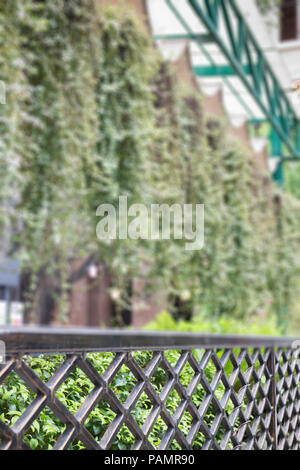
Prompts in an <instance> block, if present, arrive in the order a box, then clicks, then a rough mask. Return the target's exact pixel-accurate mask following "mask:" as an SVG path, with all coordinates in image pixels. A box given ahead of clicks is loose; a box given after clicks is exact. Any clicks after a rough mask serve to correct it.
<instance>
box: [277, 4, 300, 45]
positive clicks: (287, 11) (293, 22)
mask: <svg viewBox="0 0 300 470" xmlns="http://www.w3.org/2000/svg"><path fill="white" fill-rule="evenodd" d="M299 3H300V2H299V0H282V4H281V12H280V14H281V17H280V39H281V41H292V40H295V39H298V38H299V32H300V29H299V21H298V20H299V16H300V15H299V11H300V10H299Z"/></svg>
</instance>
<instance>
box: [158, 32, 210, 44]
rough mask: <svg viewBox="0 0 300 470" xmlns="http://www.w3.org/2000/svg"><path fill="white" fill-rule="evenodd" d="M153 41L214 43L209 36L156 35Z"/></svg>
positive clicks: (188, 34) (191, 34)
mask: <svg viewBox="0 0 300 470" xmlns="http://www.w3.org/2000/svg"><path fill="white" fill-rule="evenodd" d="M154 39H156V40H166V41H174V40H175V41H177V40H186V39H188V40H190V41H201V42H202V43H204V44H207V43H212V42H214V38H213V36H212V35H211V34H194V33H186V34H157V35H156V36H155V37H154Z"/></svg>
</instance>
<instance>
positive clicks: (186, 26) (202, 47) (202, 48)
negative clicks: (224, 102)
mask: <svg viewBox="0 0 300 470" xmlns="http://www.w3.org/2000/svg"><path fill="white" fill-rule="evenodd" d="M165 1H166V3H167V5H168V6H169V8H170V10H171V11H172V12H173V14H174V15H175V17H176V18H177V20H178V21H179V22H180V24H181V25H182V26H183V28H184V29H185V30H186V32H187V34H191V35H193V31H192V29H191V28H190V26H189V24H188V23H187V22H186V21H185V19H184V18H183V17H182V15H181V14H180V12H179V11H178V9H177V8H176V7H175V5H174V4H173V2H172V0H165ZM196 44H197V46H198V47H199V49H200V51H201V52H202V53H203V55H204V57H205V58H206V60H207V61H208V62H209V63H210V65H212V66H213V67H214V66H217V64H216V62H215V61H214V60H213V58H212V57H211V55H210V54H209V52H208V51H207V49H206V47H205V45H204V44H203V43H202V42H201V41H198V40H197V41H196ZM223 81H224V83H225V85H226V86H227V88H228V89H229V90H230V91H231V93H232V94H233V95H234V96H235V97H236V99H237V100H238V101H239V103H240V105H241V106H242V107H243V108H244V109H245V111H246V113H247V114H248V115H249V116H250V117H252V118H254V114H253V112H252V110H251V109H250V107H249V106H248V104H247V103H246V101H245V100H244V99H243V97H242V95H241V94H239V93H238V92H237V90H236V89H235V88H234V86H233V85H232V83H231V81H230V80H229V79H228V77H226V76H224V77H223Z"/></svg>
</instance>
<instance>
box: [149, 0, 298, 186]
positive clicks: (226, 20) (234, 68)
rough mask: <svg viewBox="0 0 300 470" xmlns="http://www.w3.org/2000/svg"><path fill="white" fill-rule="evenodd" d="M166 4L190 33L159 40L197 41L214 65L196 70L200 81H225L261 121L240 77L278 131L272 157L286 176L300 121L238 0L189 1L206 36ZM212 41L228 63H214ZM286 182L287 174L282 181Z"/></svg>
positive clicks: (294, 152)
mask: <svg viewBox="0 0 300 470" xmlns="http://www.w3.org/2000/svg"><path fill="white" fill-rule="evenodd" d="M165 1H166V3H167V4H168V6H169V7H170V9H171V10H172V12H173V13H174V14H175V16H176V17H177V19H178V20H179V21H180V23H181V25H182V26H183V27H184V29H185V31H186V33H185V34H174V35H160V36H156V39H185V40H187V39H188V40H191V41H195V42H196V44H198V46H199V47H200V49H201V51H202V52H203V54H204V55H205V57H206V58H207V59H208V61H209V65H207V66H197V67H194V72H195V74H196V75H197V76H200V77H211V76H214V77H216V76H219V77H222V79H223V80H224V83H225V84H226V85H227V86H228V87H229V88H230V89H231V91H232V92H233V93H234V95H235V97H236V98H237V99H238V100H239V101H240V103H241V105H242V106H243V107H244V108H245V109H246V111H247V113H248V116H249V118H250V122H255V121H256V122H257V121H258V119H256V117H255V115H253V112H252V111H251V109H250V107H249V105H248V104H247V103H246V102H245V100H244V99H243V97H242V95H241V94H239V93H238V92H237V91H236V90H235V89H234V86H233V85H232V83H231V82H230V80H229V78H230V77H231V76H237V77H239V79H240V80H241V82H242V83H243V85H244V87H245V88H246V90H247V91H248V92H249V94H250V95H251V96H252V98H253V100H254V101H255V102H256V104H257V105H258V107H259V108H260V110H261V111H262V113H263V115H264V116H265V119H266V120H267V121H268V122H269V123H270V125H271V127H272V132H271V135H270V140H271V147H270V148H271V153H272V156H276V157H279V158H280V166H281V172H282V163H283V162H284V161H290V160H298V159H300V124H299V120H298V118H297V116H296V113H295V112H294V109H293V107H292V105H291V103H290V101H289V98H288V97H287V95H286V93H285V91H284V90H283V88H282V86H281V85H280V83H279V80H278V79H277V77H276V75H275V73H274V71H273V69H272V67H271V65H270V63H269V62H268V60H267V58H266V57H265V55H264V53H263V50H262V49H261V47H260V46H259V44H258V42H257V41H256V39H255V37H254V36H253V34H252V32H251V30H250V28H249V26H248V24H247V22H246V21H245V19H244V17H243V15H242V13H241V12H240V10H239V8H238V7H237V5H236V3H235V0H187V3H188V4H189V5H190V7H191V9H192V10H193V12H194V13H195V15H196V16H197V18H198V19H199V20H200V21H201V23H202V24H203V25H204V26H205V29H206V33H205V34H197V33H195V32H194V31H193V30H192V28H191V27H190V26H189V24H188V22H187V21H186V19H185V18H184V17H183V15H182V14H181V13H180V11H179V10H178V8H176V6H175V5H174V1H172V0H165ZM221 20H222V25H224V27H225V28H223V29H224V32H225V34H226V38H224V34H223V37H222V35H221V32H220V29H221V28H220V23H221ZM207 43H214V44H217V45H218V47H219V49H220V51H221V52H222V54H223V56H224V57H225V58H226V61H227V64H226V65H220V64H217V63H216V62H215V61H214V60H213V59H212V57H211V55H210V54H209V52H208V51H207V48H206V47H205V44H207ZM274 152H275V153H274ZM281 178H282V176H281V177H280V178H279V181H280V179H281Z"/></svg>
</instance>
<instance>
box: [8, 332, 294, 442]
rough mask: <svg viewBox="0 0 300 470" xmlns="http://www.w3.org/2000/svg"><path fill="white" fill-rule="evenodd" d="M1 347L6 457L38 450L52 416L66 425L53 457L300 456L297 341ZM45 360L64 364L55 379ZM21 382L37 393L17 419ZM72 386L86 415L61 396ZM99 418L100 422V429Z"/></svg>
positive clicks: (182, 338)
mask: <svg viewBox="0 0 300 470" xmlns="http://www.w3.org/2000/svg"><path fill="white" fill-rule="evenodd" d="M0 340H1V341H3V343H4V344H5V347H6V357H5V361H4V362H3V363H2V364H0V449H28V448H30V441H29V440H28V432H29V431H28V430H29V429H32V428H34V429H39V428H40V425H38V426H37V425H34V423H36V422H38V420H39V417H40V416H41V413H44V414H45V413H46V411H47V410H48V412H49V416H50V415H51V416H52V418H53V420H54V421H55V420H56V419H57V420H58V421H59V422H60V423H61V427H60V428H57V427H56V430H57V432H56V435H55V436H54V437H53V442H52V446H51V447H52V448H53V449H68V448H74V445H75V446H76V445H77V444H76V443H78V442H80V445H81V448H87V449H99V450H105V449H113V448H121V449H122V448H129V447H128V446H129V445H130V448H131V449H133V450H140V449H145V450H152V449H161V450H166V449H182V450H192V449H196V450H198V449H237V450H249V449H250V450H251V449H269V450H271V449H280V450H281V449H294V450H295V449H299V448H300V388H299V382H300V381H299V378H300V366H299V359H298V357H297V347H299V345H300V342H299V341H297V340H296V339H292V338H269V337H240V336H221V335H198V334H178V333H165V332H164V333H161V332H160V333H158V332H155V333H153V332H134V331H117V330H111V331H108V330H105V331H102V330H96V329H74V328H72V329H69V328H67V329H52V328H50V329H48V328H22V329H11V328H8V329H5V328H4V329H1V330H0ZM58 356H59V359H58ZM39 360H43V361H46V362H45V363H44V364H47V361H48V362H51V361H53V362H54V363H55V365H53V368H52V369H51V371H52V373H51V374H50V377H49V373H48V376H47V379H46V378H45V376H44V375H43V374H44V371H43V366H41V365H39V367H37V364H39V362H38V361H39ZM44 367H46V366H44ZM76 371H77V373H79V374H80V375H76V374H75V372H76ZM78 371H79V372H78ZM74 374H75V375H74ZM82 377H84V378H85V379H86V380H87V381H88V382H89V384H90V388H87V389H85V385H84V386H83V385H82V384H83V383H84V382H83V380H84V379H83V378H82ZM70 378H72V383H71V382H70ZM10 380H13V382H12V384H11V383H10V382H9V381H10ZM18 381H20V382H21V383H22V384H24V387H27V388H28V390H30V391H31V394H30V393H28V394H27V395H26V399H25V398H24V395H22V400H21V399H20V402H21V403H22V407H21V408H22V409H21V410H20V408H18V415H17V417H16V419H14V420H11V419H10V416H11V413H12V414H13V413H14V409H15V408H14V407H13V408H11V406H10V403H9V397H10V396H11V394H12V393H14V394H18V392H17V391H16V389H17V387H15V384H16V383H18ZM66 384H68V387H69V388H68V393H69V395H68V400H70V396H72V387H73V388H74V386H76V388H77V389H78V388H79V392H78V393H79V395H78V396H80V397H81V391H82V393H83V390H84V393H85V396H84V399H83V400H81V398H80V400H79V398H78V400H79V401H78V407H77V409H70V407H69V406H68V404H69V402H70V401H68V400H67V399H65V398H62V395H60V394H59V390H61V387H66ZM13 387H14V388H13ZM80 387H81V388H80ZM20 393H21V392H20ZM73 395H74V394H73ZM15 400H16V401H18V396H17V397H15ZM75 402H76V397H75ZM72 403H73V402H72ZM100 405H101V406H100ZM1 407H2V409H1ZM12 410H13V411H12ZM95 410H97V412H98V415H97V416H98V418H97V419H98V423H99V422H100V424H99V425H97V426H95V425H93V426H91V425H90V424H88V423H91V422H92V419H94V418H93V416H94V414H93V413H95ZM101 410H104V411H103V419H102V414H101V413H102V411H101ZM99 413H100V417H99ZM44 414H43V416H44ZM104 416H105V420H106V425H105V426H106V427H105V429H103V426H102V424H103V421H104ZM44 419H45V418H44ZM93 423H94V421H93ZM101 426H102V428H101ZM122 429H123V431H124V429H126V432H127V434H126V439H125V441H126V442H125V441H124V440H123V441H122V439H123V438H122V433H121V431H122ZM129 435H130V438H128V436H129ZM31 438H32V432H31ZM34 442H35V447H37V448H40V445H39V446H38V445H37V443H38V440H37V439H35V440H34ZM120 442H121V444H122V445H123V447H122V445H121V446H120ZM124 442H125V444H124ZM74 443H75V444H74ZM118 445H119V447H118ZM116 446H117V447H116ZM126 446H127V447H126ZM31 447H32V446H31ZM48 447H49V446H48ZM48 447H47V448H48ZM75 448H76V447H75Z"/></svg>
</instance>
